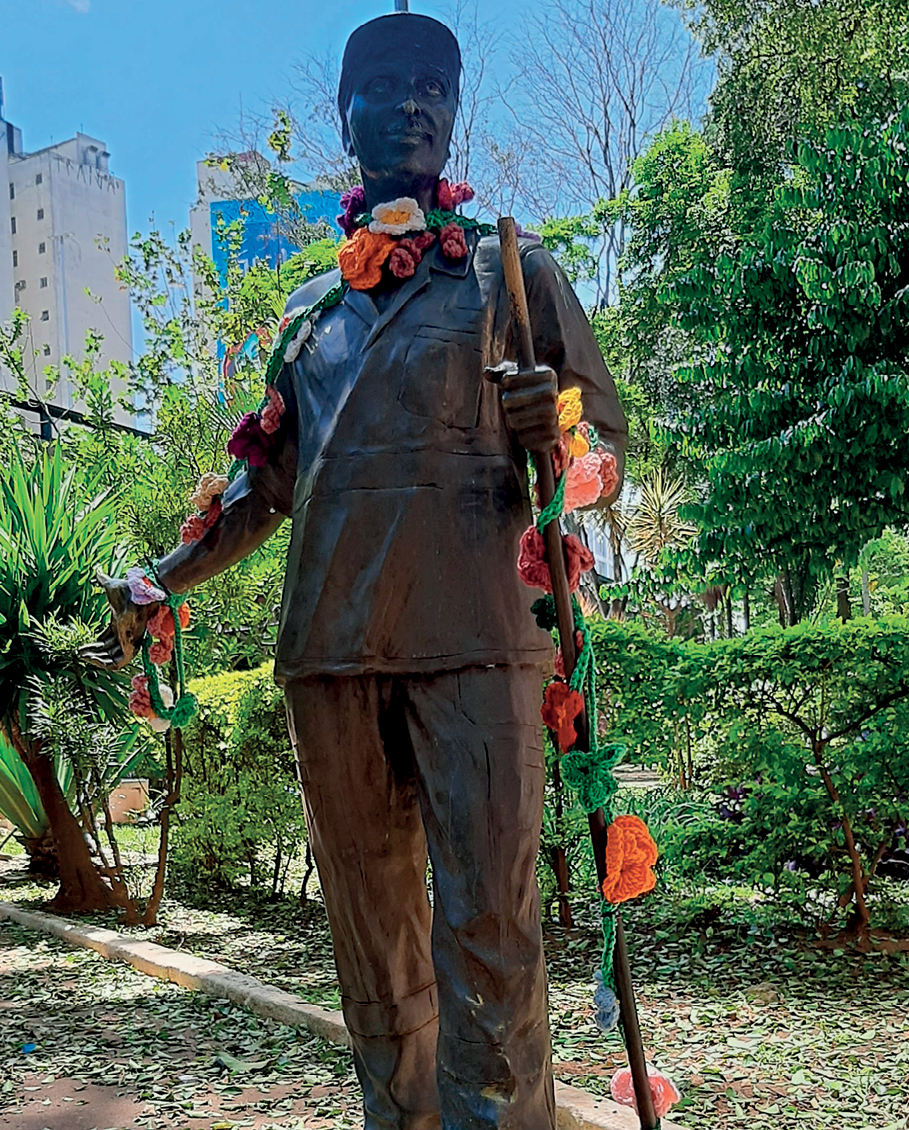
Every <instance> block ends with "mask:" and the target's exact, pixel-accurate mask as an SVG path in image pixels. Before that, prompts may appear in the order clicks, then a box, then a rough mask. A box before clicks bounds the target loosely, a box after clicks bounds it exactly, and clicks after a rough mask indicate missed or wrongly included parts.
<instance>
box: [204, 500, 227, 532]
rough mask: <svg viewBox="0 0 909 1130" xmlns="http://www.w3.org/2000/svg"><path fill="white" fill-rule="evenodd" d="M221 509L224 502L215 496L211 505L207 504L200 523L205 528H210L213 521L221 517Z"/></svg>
mask: <svg viewBox="0 0 909 1130" xmlns="http://www.w3.org/2000/svg"><path fill="white" fill-rule="evenodd" d="M223 509H224V504H223V503H222V502H221V499H220V498H216V499H215V500H214V501H213V502H212V504H211V506H209V508H208V510H206V512H205V518H204V519H203V521H202V525H203V526H204V527H205V528H206V530H210V529H211V528H212V526H213V525H214V524H215V522H217V520H218V519H219V518H220V517H221V511H222V510H223Z"/></svg>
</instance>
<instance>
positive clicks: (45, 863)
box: [22, 831, 60, 879]
mask: <svg viewBox="0 0 909 1130" xmlns="http://www.w3.org/2000/svg"><path fill="white" fill-rule="evenodd" d="M22 846H23V847H24V848H25V853H26V855H27V856H28V870H29V874H31V875H40V876H41V877H42V878H43V879H59V877H60V864H59V863H58V862H57V845H56V844H55V843H54V837H53V835H52V834H51V833H50V831H48V832H46V833H45V834H44V835H43V836H40V837H38V838H37V839H24V840H22Z"/></svg>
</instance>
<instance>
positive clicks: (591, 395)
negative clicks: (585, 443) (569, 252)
mask: <svg viewBox="0 0 909 1130" xmlns="http://www.w3.org/2000/svg"><path fill="white" fill-rule="evenodd" d="M522 264H523V268H524V279H525V283H526V287H527V304H528V307H529V310H530V323H531V326H532V327H533V336H534V349H535V352H536V358H537V362H538V364H540V365H548V366H549V367H550V368H551V369H554V370H555V373H556V375H557V378H558V383H559V389H560V390H562V389H565V388H579V389H580V390H581V398H582V401H583V405H584V419H585V420H587V422H588V423H590V424H593V426H594V427H595V428H596V429H597V432H598V433H599V436H600V440H601V441H602V442H603V444H604V445H605V446H607V447H608V448H610V449H611V451H612V452H613V454H614V455H615V459H616V465H617V469H618V473H619V485H618V486H617V487H616V489H615V491H613V493H612V494H611V495H610V496H609V497H608V498H604V499H603V500H602V501H601V503H600V505H605V504H608V503H610V502H612V501H613V500H614V499H615V498H616V496H617V495H618V493H619V490H620V489H621V483H622V474H623V470H624V466H625V449H626V447H627V444H628V424H627V422H626V420H625V413H624V411H623V410H622V406H621V404H620V403H619V397H618V393H617V392H616V387H615V382H614V381H613V379H612V377H611V376H610V375H609V370H608V369H607V368H606V363H605V362H604V360H603V355H602V353H601V352H600V347H599V346H598V345H597V340H596V338H595V337H594V334H593V330H592V329H591V328H590V323H589V322H588V321H587V315H586V314H585V313H584V309H583V307H582V306H581V304H580V302H578V299H577V296H576V295H575V293H574V291H573V290H572V288H571V284H570V283H569V282H568V280H567V278H566V277H565V275H564V274H563V272H562V270H561V269H560V267H559V266H558V264H557V263H556V262H555V260H554V259H553V258H552V256H551V255H550V254H549V252H548V251H547V250H546V249H545V248H543V247H541V246H540V245H539V244H537V245H534V246H531V247H530V248H528V249H526V250H524V251H523V254H522Z"/></svg>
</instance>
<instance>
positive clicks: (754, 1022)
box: [0, 877, 909, 1130]
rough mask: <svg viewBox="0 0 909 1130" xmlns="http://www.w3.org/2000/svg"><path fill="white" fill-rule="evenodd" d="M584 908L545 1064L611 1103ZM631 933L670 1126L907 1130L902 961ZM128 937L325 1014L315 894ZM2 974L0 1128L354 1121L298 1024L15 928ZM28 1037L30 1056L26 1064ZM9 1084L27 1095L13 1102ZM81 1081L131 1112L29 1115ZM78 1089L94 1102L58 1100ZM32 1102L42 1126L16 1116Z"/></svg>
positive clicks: (682, 911) (647, 910)
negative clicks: (220, 965)
mask: <svg viewBox="0 0 909 1130" xmlns="http://www.w3.org/2000/svg"><path fill="white" fill-rule="evenodd" d="M11 878H12V877H10V879H11ZM42 893H43V894H44V897H45V898H46V897H47V893H46V892H41V891H39V890H38V889H37V888H36V887H35V886H34V885H32V884H30V883H28V882H26V881H25V880H23V879H20V880H18V881H15V882H11V881H8V882H7V883H6V884H5V886H4V887H3V889H2V890H0V897H3V898H6V899H9V900H14V901H16V902H18V903H19V904H20V905H29V906H37V905H38V904H39V902H40V899H41V896H42ZM579 910H580V913H579V919H580V923H579V925H578V927H577V928H576V929H575V930H573V931H563V930H559V929H557V928H555V927H549V928H548V929H547V935H546V948H547V954H548V960H549V974H550V987H551V1016H552V1029H553V1049H554V1056H555V1060H556V1064H557V1067H556V1072H557V1075H558V1077H559V1078H561V1079H563V1080H564V1081H565V1082H568V1083H572V1084H573V1085H575V1086H580V1087H583V1088H585V1089H587V1090H589V1091H591V1092H593V1093H596V1094H600V1095H605V1094H608V1084H609V1078H610V1076H611V1075H612V1073H613V1071H614V1070H615V1069H616V1068H617V1067H618V1066H620V1065H621V1064H622V1062H623V1053H622V1048H621V1043H620V1040H619V1038H618V1036H617V1035H611V1036H608V1037H604V1036H603V1035H602V1034H601V1033H600V1032H599V1030H598V1029H597V1028H596V1026H595V1024H594V1021H593V1010H592V1007H591V1006H592V985H591V981H590V977H591V974H592V971H593V969H594V968H596V965H597V962H598V956H599V938H598V933H597V930H596V928H595V920H594V914H593V907H592V906H591V908H590V911H589V913H588V914H586V915H585V913H584V908H583V907H581V908H579ZM107 924H108V925H114V923H113V921H109V922H108V923H107ZM627 926H628V933H629V941H630V947H631V955H632V962H633V969H634V975H635V979H636V982H637V985H638V990H639V1009H640V1013H641V1023H642V1028H643V1030H644V1033H645V1040H646V1042H647V1046H648V1054H649V1056H650V1058H651V1060H652V1061H653V1062H654V1063H656V1064H657V1065H658V1066H659V1067H660V1068H661V1069H662V1070H664V1071H666V1072H668V1073H669V1074H670V1075H671V1076H672V1077H673V1078H674V1079H675V1080H676V1081H677V1083H678V1084H679V1086H680V1088H681V1090H682V1092H683V1099H682V1102H681V1103H680V1104H679V1106H678V1107H676V1109H675V1110H674V1112H673V1115H672V1118H673V1121H674V1122H676V1123H678V1124H679V1125H681V1126H688V1127H692V1128H694V1127H698V1128H703V1127H710V1128H711V1130H740V1128H741V1127H743V1126H746V1125H747V1126H749V1127H751V1128H757V1130H770V1128H771V1127H772V1128H773V1130H822V1128H823V1130H828V1128H834V1127H835V1128H836V1130H840V1128H841V1127H843V1126H849V1127H850V1128H851V1130H904V1128H906V1127H907V1126H909V955H907V954H906V953H895V954H892V955H889V956H888V955H886V954H883V953H861V952H859V951H858V950H855V949H851V948H849V947H843V948H838V949H834V948H832V947H829V948H828V947H822V946H821V945H819V944H818V942H817V940H816V939H811V938H806V937H805V936H804V935H802V934H799V933H798V932H797V931H795V930H790V929H785V928H781V927H778V926H776V927H774V926H773V925H769V924H767V923H766V922H765V923H762V922H761V921H760V919H759V918H755V917H754V916H752V920H751V921H750V922H746V921H742V920H741V916H740V915H737V914H736V913H735V911H734V909H733V908H723V909H721V908H720V907H719V906H716V905H713V906H711V905H710V900H706V902H705V900H703V899H702V900H701V908H700V909H699V910H696V911H695V910H694V909H692V904H691V903H688V904H682V903H678V902H675V903H670V902H668V901H667V900H666V899H665V898H664V899H651V900H650V901H649V902H645V903H643V904H642V905H641V906H640V907H635V908H634V909H633V910H631V911H630V912H629V913H628V914H627ZM130 933H132V934H134V935H139V936H142V937H146V938H148V939H149V940H153V941H156V942H159V943H161V944H163V945H168V946H172V947H174V948H179V949H184V950H187V951H189V952H192V953H194V954H197V955H199V956H204V957H208V958H213V959H215V960H219V961H222V962H224V963H225V964H228V965H230V966H232V967H234V968H236V969H239V970H242V971H243V972H245V973H250V974H253V975H254V976H257V977H259V978H261V979H262V980H265V981H268V982H269V983H271V984H275V985H278V986H280V987H282V988H285V989H288V990H291V991H293V992H296V993H298V994H299V995H301V996H302V997H305V998H306V999H307V1000H309V1001H313V1002H316V1003H319V1004H321V1005H324V1006H326V1007H329V1008H335V1007H337V1006H338V990H337V983H336V980H335V976H334V968H333V965H332V961H331V948H330V942H329V937H328V930H327V925H326V922H325V918H324V913H323V911H322V907H321V903H320V902H319V901H318V900H317V898H316V899H310V900H309V902H308V903H307V905H306V906H305V907H301V906H300V905H299V903H298V902H297V900H296V899H293V898H287V899H284V900H282V901H279V902H267V901H264V900H261V899H257V898H255V897H253V896H251V895H249V894H243V893H233V894H222V895H212V894H211V893H208V894H207V895H206V896H205V898H204V905H202V904H201V903H200V896H198V895H197V896H190V895H189V894H186V895H184V896H183V897H182V898H181V899H180V900H179V901H178V900H175V899H170V900H166V901H165V903H164V905H163V907H162V913H161V925H160V926H159V927H157V928H155V929H153V930H148V931H130ZM0 976H2V980H0V986H3V990H2V991H0V1016H2V1029H3V1035H2V1072H3V1075H4V1077H5V1078H7V1079H8V1080H11V1081H12V1083H13V1085H12V1086H7V1085H6V1084H4V1090H3V1093H2V1102H3V1104H4V1105H3V1107H2V1108H0V1111H2V1113H0V1127H5V1126H9V1127H16V1130H43V1128H44V1127H45V1126H48V1127H51V1130H57V1128H58V1126H59V1127H60V1130H63V1128H64V1127H65V1128H66V1130H90V1128H91V1127H97V1128H98V1130H104V1128H105V1127H108V1126H111V1127H113V1126H116V1127H117V1128H118V1130H119V1127H120V1126H121V1125H122V1127H123V1128H124V1130H126V1128H127V1127H132V1126H139V1127H144V1128H147V1130H153V1128H157V1127H170V1126H180V1127H183V1126H187V1127H193V1128H198V1130H212V1128H214V1127H217V1126H224V1127H227V1126H252V1127H257V1128H258V1127H263V1128H264V1127H275V1128H277V1127H280V1128H281V1130H290V1128H291V1127H294V1128H296V1127H309V1126H313V1127H318V1126H338V1127H343V1126H345V1125H358V1123H357V1120H356V1113H357V1098H356V1086H355V1082H354V1080H353V1076H352V1070H351V1064H350V1059H349V1055H348V1053H347V1052H346V1051H344V1050H343V1049H336V1048H332V1047H330V1046H329V1045H325V1044H322V1043H321V1042H320V1041H318V1040H316V1039H314V1038H313V1037H312V1036H310V1035H309V1034H308V1033H306V1032H294V1031H293V1030H292V1029H288V1028H284V1027H283V1026H281V1025H278V1024H273V1023H271V1022H269V1021H265V1020H259V1019H257V1018H255V1017H253V1016H250V1015H249V1014H247V1013H245V1012H243V1010H241V1009H237V1008H235V1007H234V1006H231V1005H227V1004H224V1003H222V1002H217V1001H211V1000H208V999H206V998H204V997H199V996H198V995H196V994H192V993H187V992H185V991H183V990H180V989H178V988H176V987H174V986H171V985H162V984H158V983H156V982H153V981H150V980H149V979H148V978H146V977H143V976H142V975H140V974H138V973H135V972H133V971H132V970H129V969H125V968H124V967H121V966H110V965H108V964H107V963H105V962H104V961H103V960H102V959H101V958H99V957H97V956H96V955H94V954H91V953H84V952H81V951H76V952H74V951H71V950H69V949H67V948H66V947H65V946H63V945H62V944H61V943H58V942H55V941H51V940H48V939H46V938H43V937H39V936H38V935H35V934H28V933H26V932H21V931H18V930H14V929H11V928H8V927H6V928H4V929H3V930H2V933H0ZM29 1043H34V1044H36V1045H37V1046H36V1048H35V1049H34V1050H33V1051H31V1052H29V1053H25V1052H23V1050H22V1048H23V1046H27V1045H28V1044H29ZM22 1084H24V1085H26V1086H31V1087H35V1088H37V1090H34V1091H29V1092H24V1093H22V1092H21V1085H22ZM77 1084H78V1085H80V1086H81V1085H84V1086H85V1087H86V1088H97V1087H99V1086H102V1087H107V1088H108V1089H109V1090H111V1089H112V1090H113V1092H117V1091H122V1092H123V1100H122V1101H127V1100H128V1101H129V1103H131V1104H132V1105H131V1106H130V1107H129V1108H128V1111H127V1113H129V1118H128V1119H126V1118H125V1119H124V1120H123V1121H122V1123H121V1122H117V1121H116V1120H110V1121H105V1120H104V1118H103V1117H102V1116H101V1113H100V1110H98V1113H96V1114H95V1115H94V1121H86V1122H85V1123H84V1125H83V1124H82V1123H77V1122H75V1121H73V1122H60V1123H54V1122H51V1121H44V1122H42V1121H40V1110H42V1109H45V1110H46V1109H48V1108H45V1107H40V1106H38V1107H36V1106H35V1104H40V1103H42V1102H43V1101H44V1099H45V1098H47V1097H50V1099H51V1103H52V1107H53V1104H54V1103H55V1102H56V1099H55V1097H54V1088H57V1089H59V1088H60V1087H61V1086H63V1085H65V1086H70V1085H71V1086H72V1087H75V1086H76V1085H77ZM105 1093H106V1092H105ZM85 1094H89V1095H90V1096H93V1095H94V1094H95V1091H94V1090H87V1091H86V1090H83V1091H81V1092H77V1091H75V1090H73V1091H72V1092H71V1097H72V1098H73V1100H74V1101H78V1100H79V1096H80V1095H82V1096H84V1095H85ZM83 1101H84V1100H83ZM118 1101H119V1100H118ZM95 1103H96V1100H95V1099H94V1098H92V1099H91V1106H92V1108H95ZM70 1105H72V1104H70ZM32 1108H34V1109H35V1110H36V1112H37V1114H38V1115H39V1117H38V1120H37V1121H25V1120H24V1118H25V1115H27V1114H28V1115H29V1118H30V1117H31V1114H29V1111H30V1110H31V1109H32ZM124 1109H126V1108H124ZM204 1111H210V1112H211V1113H209V1114H204V1113H203V1112H204ZM4 1118H6V1119H7V1121H6V1122H4V1121H3V1119H4ZM206 1119H207V1121H206ZM181 1120H182V1121H181ZM320 1120H321V1121H320Z"/></svg>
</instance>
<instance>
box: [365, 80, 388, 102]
mask: <svg viewBox="0 0 909 1130" xmlns="http://www.w3.org/2000/svg"><path fill="white" fill-rule="evenodd" d="M392 85H393V84H392V81H391V79H390V78H374V79H371V80H370V82H369V85H368V86H367V88H366V93H367V94H368V95H370V96H371V97H373V98H383V97H385V96H386V95H388V94H391V90H392Z"/></svg>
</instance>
